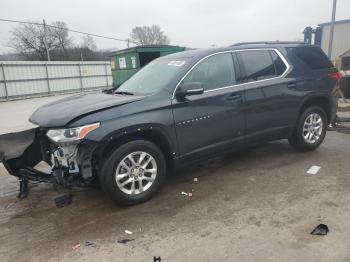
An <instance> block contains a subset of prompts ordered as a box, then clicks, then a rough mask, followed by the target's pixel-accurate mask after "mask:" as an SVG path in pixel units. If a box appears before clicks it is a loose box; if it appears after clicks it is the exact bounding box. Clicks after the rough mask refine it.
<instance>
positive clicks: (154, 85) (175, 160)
mask: <svg viewBox="0 0 350 262" xmlns="http://www.w3.org/2000/svg"><path fill="white" fill-rule="evenodd" d="M338 80H339V73H338V72H337V70H336V69H335V68H334V67H333V65H332V63H331V62H330V61H329V59H328V58H327V56H326V55H325V54H324V53H323V51H322V50H321V49H320V48H319V47H316V46H311V45H306V44H303V43H288V42H262V43H243V44H236V45H233V46H230V47H227V48H219V49H205V50H190V51H185V52H181V53H176V54H172V55H168V56H164V57H161V58H158V59H156V60H154V61H152V62H151V63H149V64H148V65H147V66H145V67H144V68H143V69H142V70H140V71H139V72H138V73H136V74H135V75H134V76H133V77H131V78H130V79H129V80H128V81H126V82H125V83H124V84H122V85H121V86H120V87H119V88H118V89H117V90H116V91H115V93H113V94H103V93H100V94H81V95H77V96H73V97H70V98H67V99H62V100H59V101H56V102H53V103H50V104H47V105H44V106H42V107H40V108H39V109H38V110H36V111H35V112H34V113H33V114H32V116H31V117H30V119H29V121H30V122H32V123H34V124H36V125H37V127H36V128H34V129H30V130H26V131H23V132H19V133H11V134H6V135H3V136H1V137H0V161H2V162H3V164H4V166H5V167H6V169H7V170H8V172H9V173H10V174H12V175H14V176H17V177H19V178H21V181H22V182H23V181H24V182H26V181H28V180H36V181H44V182H54V183H57V184H60V185H66V186H82V185H88V184H90V183H93V182H94V181H99V183H100V185H101V187H102V189H103V190H104V192H105V193H106V194H107V195H108V196H109V197H110V198H111V199H113V200H114V201H116V202H118V203H121V204H127V205H131V204H136V203H140V202H142V201H145V200H147V199H149V198H151V197H152V196H153V195H155V193H156V192H157V191H158V190H159V189H160V187H161V184H162V182H163V181H164V178H165V175H166V173H167V172H169V170H170V169H171V168H174V167H176V166H178V165H179V164H188V163H191V162H192V161H198V160H203V159H207V158H210V157H212V156H214V155H217V154H218V153H224V152H227V151H232V150H237V149H239V148H242V147H246V146H251V145H254V144H257V143H261V142H262V141H271V140H276V139H289V141H290V143H291V145H292V146H294V147H295V148H296V149H298V150H300V151H310V150H314V149H316V148H317V147H318V146H319V145H320V144H321V143H322V141H323V139H324V137H325V134H326V127H327V125H328V124H329V123H330V121H331V120H332V118H333V117H334V115H335V100H334V98H333V97H332V91H333V90H334V88H335V87H336V85H337V83H338ZM41 161H44V162H46V163H47V164H49V165H50V166H51V167H52V169H51V170H52V171H51V172H48V173H46V172H43V171H39V170H38V169H37V168H36V166H37V165H38V163H39V162H41ZM24 182H23V183H24ZM22 187H23V185H22Z"/></svg>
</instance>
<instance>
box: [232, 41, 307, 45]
mask: <svg viewBox="0 0 350 262" xmlns="http://www.w3.org/2000/svg"><path fill="white" fill-rule="evenodd" d="M269 44H304V45H307V44H308V43H305V42H299V41H261V42H241V43H236V44H233V45H231V46H241V45H269Z"/></svg>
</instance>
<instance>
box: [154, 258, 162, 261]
mask: <svg viewBox="0 0 350 262" xmlns="http://www.w3.org/2000/svg"><path fill="white" fill-rule="evenodd" d="M161 260H162V259H161V258H160V257H153V262H158V261H159V262H160V261H161Z"/></svg>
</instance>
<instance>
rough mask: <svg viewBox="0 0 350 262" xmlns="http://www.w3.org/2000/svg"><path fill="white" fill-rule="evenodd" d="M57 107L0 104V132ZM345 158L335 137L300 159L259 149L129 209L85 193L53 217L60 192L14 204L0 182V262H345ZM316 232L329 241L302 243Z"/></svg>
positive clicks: (349, 255) (347, 142)
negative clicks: (322, 229)
mask: <svg viewBox="0 0 350 262" xmlns="http://www.w3.org/2000/svg"><path fill="white" fill-rule="evenodd" d="M57 98H58V97H50V98H40V99H31V100H22V101H13V102H5V103H0V113H1V116H2V119H1V126H0V130H1V132H2V133H4V132H8V131H9V130H10V131H14V130H16V131H20V130H21V129H23V128H27V127H29V125H28V124H27V123H25V121H26V119H27V118H28V116H29V115H30V113H31V111H32V110H33V109H34V108H36V107H38V106H39V105H41V104H43V103H45V102H47V101H48V100H52V99H57ZM4 115H5V117H3V116H4ZM349 156H350V135H348V134H340V133H338V132H336V131H332V132H328V133H327V136H326V139H325V141H324V143H323V144H322V145H321V146H320V148H319V149H318V150H316V151H314V152H309V153H299V152H296V151H294V150H293V149H292V148H291V147H290V146H289V145H288V143H287V141H283V140H282V141H276V142H271V143H266V144H264V145H261V146H260V147H257V148H254V149H249V150H243V151H240V152H237V153H232V154H228V155H224V156H219V157H217V158H215V159H212V160H210V161H206V162H204V163H201V164H197V165H193V166H189V167H187V168H184V169H182V170H178V171H176V172H174V174H172V175H171V176H169V177H168V179H167V182H166V184H165V186H164V187H163V189H162V190H161V192H160V193H159V194H158V195H157V196H156V197H155V198H153V199H151V200H150V201H148V202H146V203H143V204H141V205H137V206H133V207H121V206H118V205H115V204H114V203H112V202H110V201H109V200H108V199H107V198H106V197H105V196H104V194H103V192H101V191H100V190H99V189H98V188H86V189H74V190H73V192H72V193H73V202H72V204H70V205H69V206H66V207H63V208H57V207H56V206H55V204H54V201H53V199H54V198H55V197H56V196H58V195H60V194H62V193H65V192H64V191H61V192H56V191H54V190H53V189H52V187H51V186H50V185H45V184H43V185H40V184H38V185H31V192H30V195H29V197H28V198H26V199H24V200H19V199H17V198H16V194H17V190H18V181H17V180H16V179H15V178H14V177H11V176H9V175H6V174H3V175H0V261H39V262H40V261H45V262H46V261H100V262H102V261H133V262H135V261H149V262H151V261H154V256H155V257H160V258H161V261H162V262H163V261H164V262H166V261H184V262H185V261H200V262H203V261H254V262H256V261H259V262H263V261H278V262H283V261H298V262H299V261H308V262H313V261H315V262H322V261H327V262H328V261H349V260H350V249H349V245H350V223H349V222H348V220H349V217H350V201H349V200H350V190H349V189H350V161H349ZM314 165H316V166H320V167H321V169H320V170H319V171H318V173H317V174H314V175H312V174H307V170H308V169H309V168H310V167H311V166H314ZM182 192H187V193H188V192H191V193H192V197H188V196H186V195H183V194H182ZM320 223H323V224H326V225H327V226H328V227H329V233H328V234H327V235H325V236H315V235H311V234H310V232H311V231H312V230H313V229H314V227H315V226H317V225H318V224H320ZM125 230H128V231H131V232H132V234H127V233H125ZM129 233H130V232H129ZM125 239H129V240H131V241H129V242H126V243H125V244H123V243H118V241H121V240H125ZM86 241H88V242H86ZM73 247H74V248H73Z"/></svg>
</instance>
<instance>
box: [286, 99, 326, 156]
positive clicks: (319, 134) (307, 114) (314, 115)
mask: <svg viewBox="0 0 350 262" xmlns="http://www.w3.org/2000/svg"><path fill="white" fill-rule="evenodd" d="M326 130H327V116H326V113H325V112H324V110H323V109H322V108H321V107H318V106H311V107H308V108H306V109H305V110H304V112H303V113H302V114H301V115H300V117H299V120H298V124H297V127H296V129H295V131H294V133H293V135H292V136H291V137H290V138H289V143H290V144H291V145H292V146H293V147H294V148H296V149H297V150H299V151H304V152H305V151H311V150H315V149H316V148H317V147H318V146H319V145H320V144H321V143H322V141H323V140H324V138H325V135H326Z"/></svg>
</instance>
